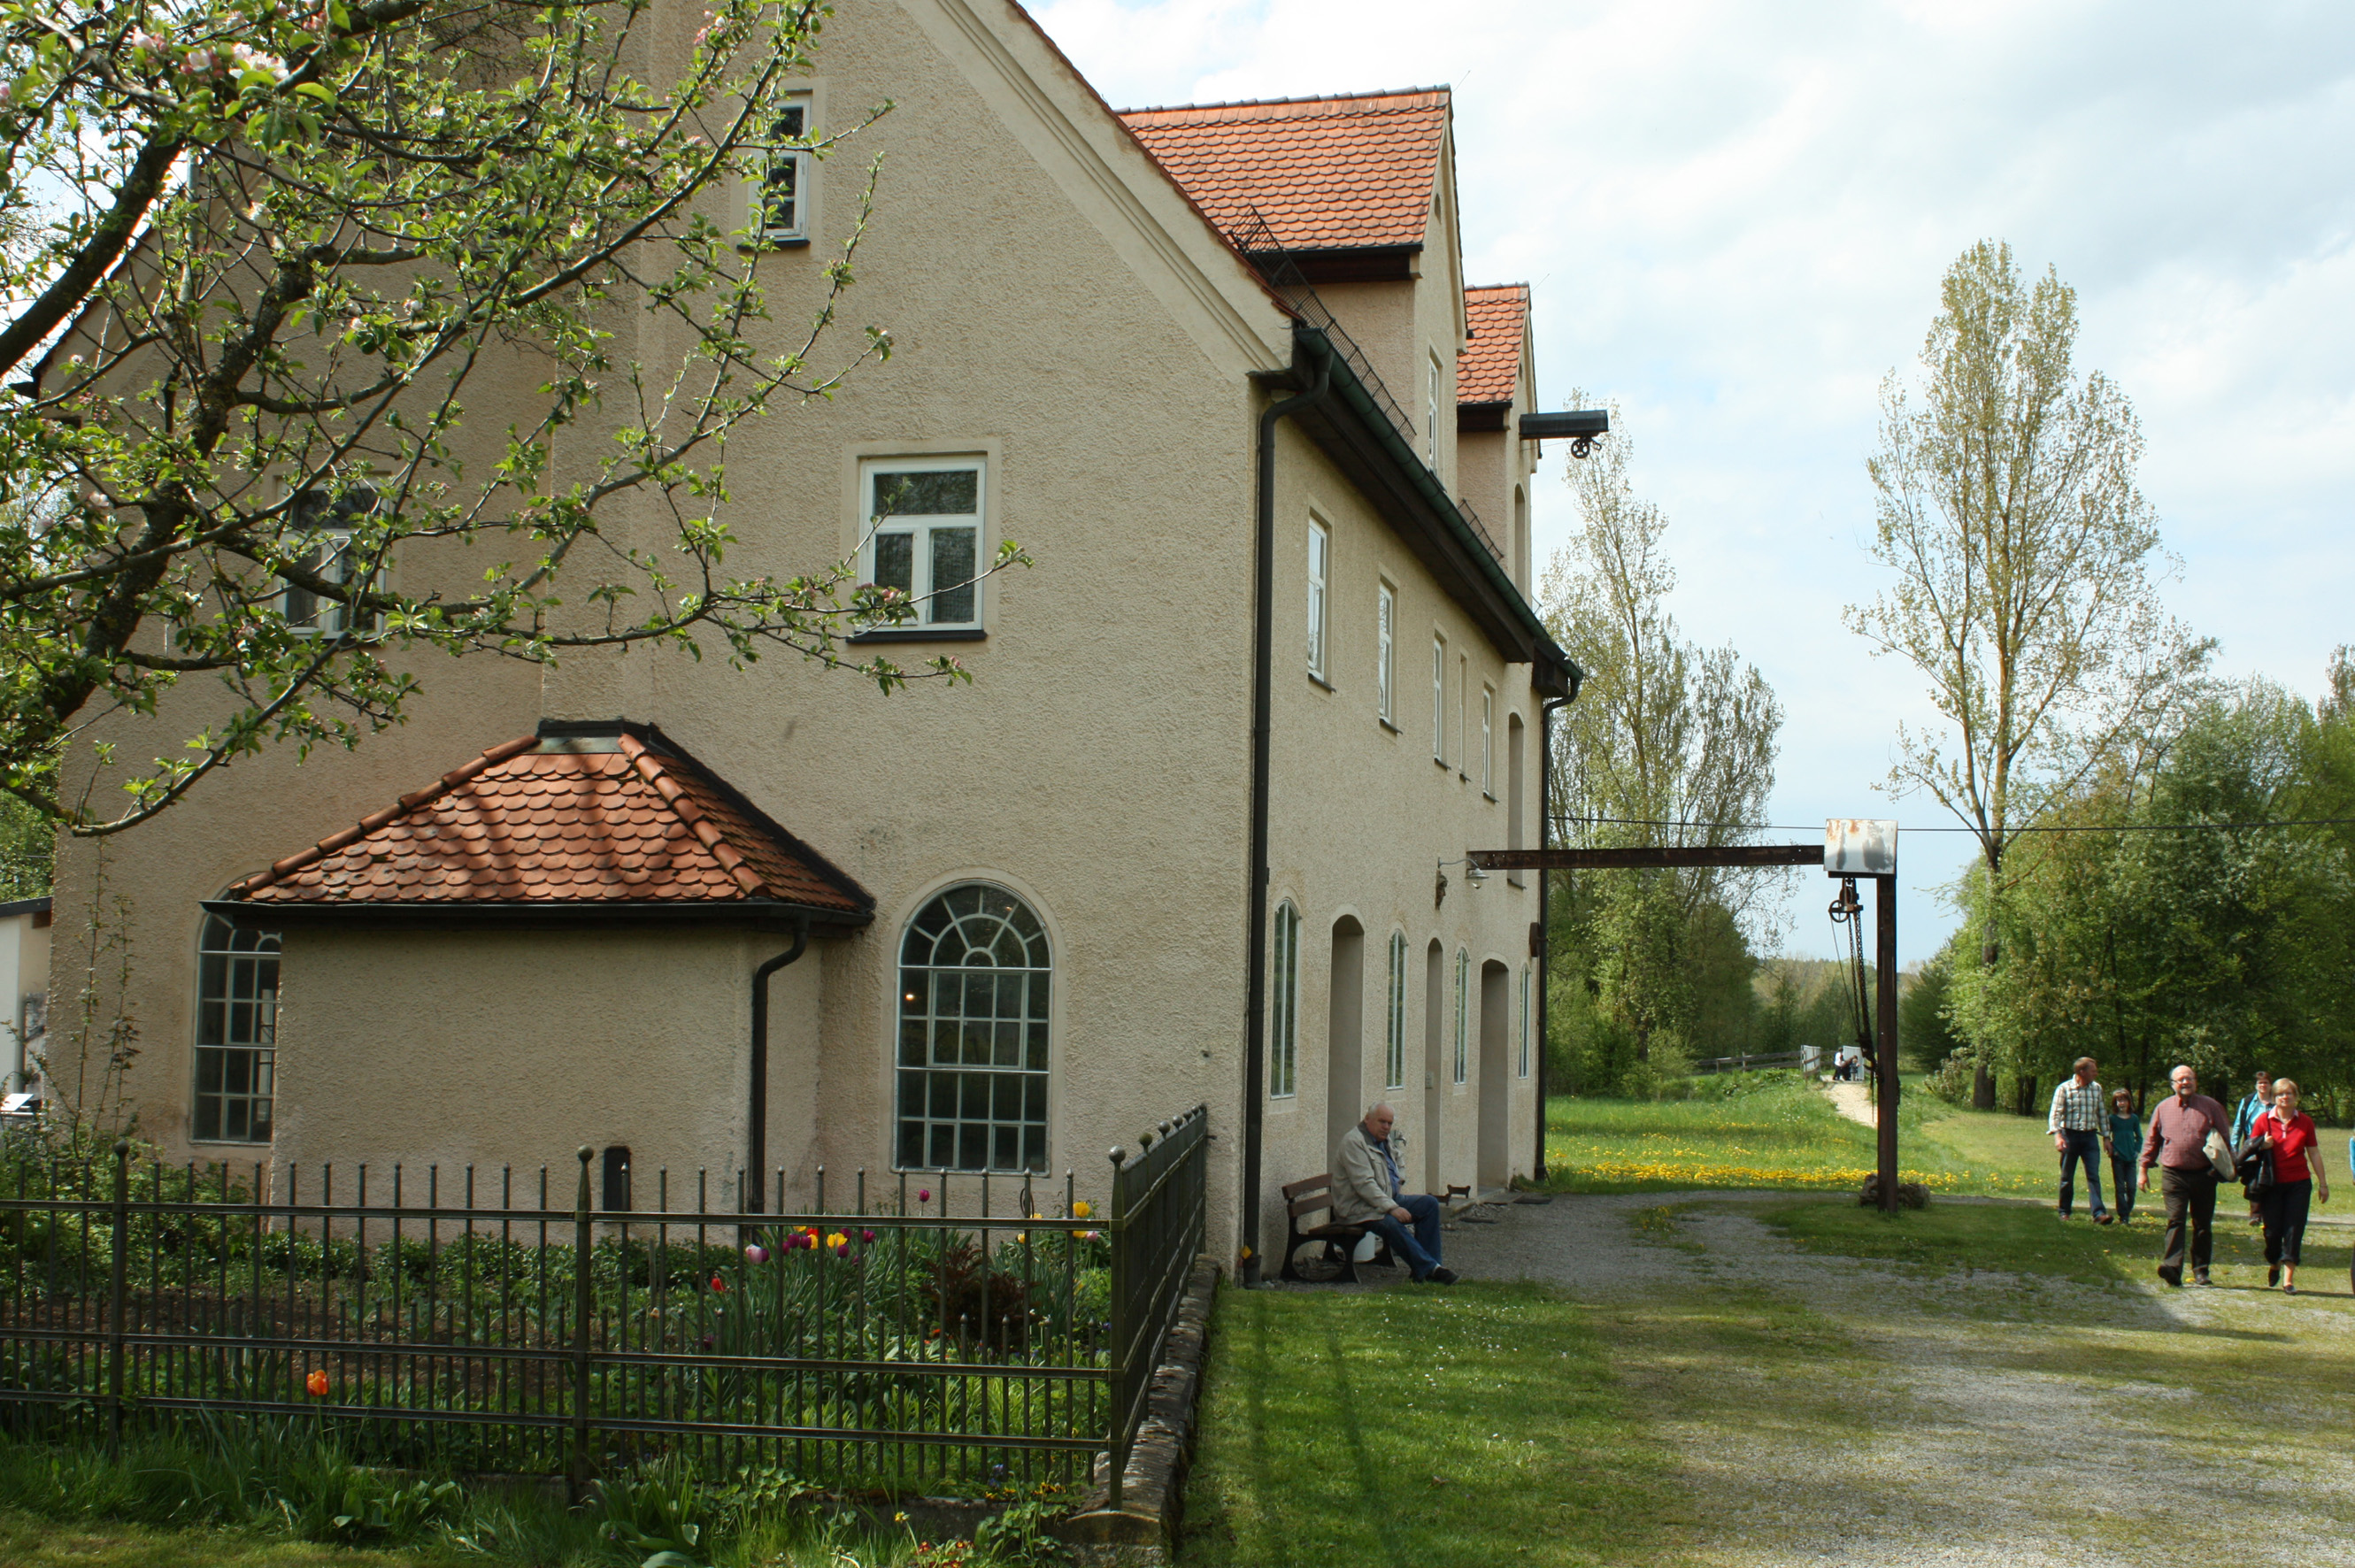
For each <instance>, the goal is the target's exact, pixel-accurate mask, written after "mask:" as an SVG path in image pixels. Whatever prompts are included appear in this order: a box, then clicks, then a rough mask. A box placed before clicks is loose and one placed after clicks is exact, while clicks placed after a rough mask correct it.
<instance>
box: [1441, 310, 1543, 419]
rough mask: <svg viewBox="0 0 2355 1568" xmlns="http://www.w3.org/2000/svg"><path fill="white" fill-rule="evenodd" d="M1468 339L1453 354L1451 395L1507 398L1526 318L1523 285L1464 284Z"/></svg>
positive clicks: (1516, 375)
mask: <svg viewBox="0 0 2355 1568" xmlns="http://www.w3.org/2000/svg"><path fill="white" fill-rule="evenodd" d="M1464 314H1465V317H1466V318H1467V319H1468V320H1469V321H1470V323H1471V325H1472V341H1471V342H1470V343H1468V344H1466V345H1465V348H1464V352H1463V353H1461V354H1459V355H1457V356H1456V357H1455V400H1456V401H1457V402H1459V403H1509V402H1511V401H1512V400H1513V391H1514V389H1515V388H1517V387H1518V386H1519V385H1520V380H1521V333H1522V330H1523V329H1524V328H1525V327H1527V326H1528V325H1529V284H1527V283H1502V284H1499V285H1497V287H1495V288H1485V289H1465V291H1464Z"/></svg>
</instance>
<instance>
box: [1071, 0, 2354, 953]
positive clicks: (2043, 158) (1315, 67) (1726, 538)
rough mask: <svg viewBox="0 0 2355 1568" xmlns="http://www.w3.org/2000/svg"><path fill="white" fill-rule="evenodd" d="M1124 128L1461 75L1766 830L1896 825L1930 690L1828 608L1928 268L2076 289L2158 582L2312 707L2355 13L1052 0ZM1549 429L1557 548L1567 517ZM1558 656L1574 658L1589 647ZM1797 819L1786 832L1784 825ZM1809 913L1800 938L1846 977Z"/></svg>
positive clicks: (1923, 943) (1552, 363)
mask: <svg viewBox="0 0 2355 1568" xmlns="http://www.w3.org/2000/svg"><path fill="white" fill-rule="evenodd" d="M1034 13H1035V14H1036V16H1038V18H1039V21H1040V22H1041V23H1042V24H1043V25H1044V26H1045V27H1046V28H1047V30H1048V32H1049V33H1050V35H1052V37H1054V39H1055V41H1056V42H1057V43H1058V44H1060V46H1061V47H1062V48H1063V49H1064V51H1065V52H1066V53H1067V54H1069V55H1070V56H1071V59H1072V60H1073V61H1074V62H1075V63H1076V64H1077V65H1078V66H1079V68H1080V69H1081V70H1082V71H1083V72H1084V73H1086V74H1087V76H1088V77H1089V78H1090V80H1092V81H1093V82H1094V84H1095V85H1096V87H1097V89H1098V90H1099V91H1102V92H1103V95H1104V97H1105V98H1106V99H1108V100H1109V101H1111V102H1112V103H1113V104H1114V105H1115V106H1116V107H1121V108H1127V107H1133V106H1135V105H1140V104H1151V103H1182V102H1204V101H1221V100H1231V99H1238V98H1277V97H1296V96H1301V95H1305V94H1312V93H1325V92H1353V91H1369V90H1373V89H1380V88H1400V87H1410V86H1428V85H1433V84H1436V83H1439V82H1445V83H1448V84H1450V85H1452V86H1454V87H1455V90H1456V95H1455V137H1456V176H1457V180H1458V183H1459V186H1460V188H1461V190H1462V194H1463V210H1464V245H1465V261H1466V264H1467V267H1468V270H1469V275H1470V277H1471V280H1472V281H1473V282H1475V283H1506V282H1514V281H1526V282H1528V283H1532V284H1534V285H1535V286H1536V303H1535V312H1536V327H1537V345H1538V349H1537V352H1538V377H1539V383H1538V384H1539V391H1540V397H1541V398H1542V400H1544V402H1545V403H1546V405H1547V406H1548V407H1561V406H1562V404H1563V401H1564V400H1565V399H1566V398H1567V397H1568V395H1569V393H1570V392H1571V390H1572V388H1573V387H1580V388H1584V389H1587V390H1588V391H1589V392H1590V393H1591V394H1593V397H1594V398H1596V399H1598V400H1599V399H1606V398H1607V399H1615V400H1617V401H1618V402H1619V403H1620V404H1621V405H1622V407H1623V409H1624V421H1623V424H1622V426H1621V429H1622V430H1623V431H1624V432H1625V435H1626V436H1627V437H1628V438H1630V439H1632V440H1634V441H1635V443H1636V452H1637V456H1636V474H1635V478H1636V485H1637V487H1638V488H1639V489H1640V490H1641V491H1642V492H1643V493H1644V494H1646V496H1649V497H1651V498H1652V499H1654V500H1657V501H1658V502H1659V503H1660V504H1661V505H1662V507H1664V508H1665V509H1666V511H1667V512H1668V517H1669V518H1670V520H1671V528H1670V533H1669V544H1670V549H1671V552H1672V554H1673V556H1674V559H1675V560H1676V562H1677V565H1678V571H1679V573H1680V576H1681V581H1680V584H1679V587H1678V592H1677V594H1676V596H1675V599H1674V601H1673V607H1674V609H1675V611H1676V613H1677V614H1678V618H1679V620H1680V621H1681V622H1682V624H1683V625H1684V627H1685V630H1686V633H1687V635H1690V636H1694V637H1697V638H1699V639H1700V640H1703V641H1706V642H1712V643H1717V642H1727V641H1730V642H1732V644H1733V645H1735V646H1736V647H1737V648H1738V649H1740V650H1741V652H1742V656H1744V657H1746V658H1748V659H1750V660H1752V661H1753V662H1754V663H1756V664H1757V665H1758V666H1759V667H1760V668H1761V669H1762V670H1763V671H1764V674H1765V676H1766V678H1767V679H1768V680H1769V681H1771V682H1772V683H1773V685H1774V688H1775V690H1776V691H1777V693H1779V694H1780V696H1781V698H1782V699H1783V702H1784V705H1785V709H1787V711H1788V714H1789V718H1788V720H1787V722H1786V724H1785V730H1784V733H1783V747H1782V761H1781V765H1780V770H1779V774H1778V782H1777V787H1776V790H1775V794H1774V806H1773V815H1774V821H1775V822H1777V823H1789V824H1796V825H1800V826H1801V827H1803V828H1804V827H1807V826H1808V825H1815V824H1820V823H1821V821H1822V819H1823V818H1824V817H1826V816H1895V817H1897V818H1898V819H1899V820H1900V821H1902V822H1903V823H1904V824H1905V825H1906V826H1907V827H1936V826H1947V825H1950V822H1951V819H1945V820H1942V819H1941V818H1940V816H1939V815H1938V811H1937V807H1936V806H1935V805H1934V803H1932V802H1929V801H1927V800H1924V799H1922V798H1919V797H1915V798H1911V799H1904V800H1899V801H1895V802H1893V803H1892V802H1891V801H1890V800H1889V799H1888V798H1887V797H1886V796H1884V795H1881V794H1879V793H1877V792H1876V790H1875V789H1874V785H1876V784H1879V783H1880V782H1881V780H1882V779H1883V778H1884V777H1885V776H1886V773H1887V772H1888V764H1889V756H1890V744H1889V738H1890V736H1891V732H1892V731H1893V730H1894V729H1895V727H1896V725H1897V724H1898V723H1899V722H1900V721H1902V720H1913V721H1914V722H1921V721H1923V720H1929V719H1933V718H1934V715H1933V714H1932V713H1931V710H1930V709H1929V707H1928V704H1927V702H1926V700H1925V699H1924V698H1923V695H1922V691H1923V688H1922V683H1921V680H1920V677H1918V676H1917V675H1915V674H1914V673H1913V671H1912V670H1910V669H1909V668H1907V667H1900V666H1896V665H1893V664H1891V663H1890V662H1888V661H1886V660H1881V661H1876V660H1873V659H1870V657H1868V656H1867V655H1866V651H1865V648H1864V645H1862V643H1861V642H1860V641H1859V639H1857V638H1856V637H1854V636H1852V635H1849V633H1847V632H1846V631H1844V630H1842V629H1841V626H1840V624H1839V612H1840V607H1841V606H1842V605H1843V604H1844V603H1854V602H1858V601H1860V600H1862V599H1864V598H1867V597H1869V596H1870V593H1871V592H1872V591H1873V590H1874V588H1875V587H1876V586H1877V585H1878V583H1879V581H1880V578H1879V576H1878V568H1876V566H1875V565H1874V563H1873V562H1872V560H1870V557H1869V556H1868V555H1867V553H1866V550H1865V546H1866V543H1867V541H1868V539H1869V537H1870V528H1871V522H1872V510H1871V495H1870V489H1869V487H1868V485H1867V484H1866V481H1865V475H1864V458H1865V455H1866V453H1867V452H1868V450H1869V449H1870V445H1871V443H1872V440H1873V429H1874V416H1875V409H1876V395H1877V389H1878V387H1879V384H1880V381H1881V378H1882V377H1883V376H1884V375H1885V374H1887V373H1888V372H1889V371H1890V370H1891V369H1892V368H1906V369H1908V370H1911V369H1913V368H1914V367H1915V366H1916V363H1917V361H1916V356H1917V355H1918V353H1919V351H1920V348H1921V344H1922V339H1923V334H1924V332H1925V331H1926V329H1927V328H1928V325H1929V322H1930V316H1931V314H1932V312H1933V310H1934V307H1935V303H1936V294H1937V285H1938V279H1939V276H1940V274H1941V273H1942V272H1944V271H1945V267H1946V266H1947V264H1948V263H1949V262H1951V261H1953V260H1954V258H1955V256H1956V255H1957V254H1958V253H1959V252H1960V251H1962V250H1963V249H1964V248H1965V247H1966V246H1967V245H1969V244H1970V243H1971V242H1972V241H1974V240H1978V239H1980V238H1983V237H1993V238H1999V239H2004V240H2009V241H2010V242H2011V244H2012V246H2013V249H2014V251H2015V252H2016V253H2017V255H2018V256H2019V260H2020V261H2021V262H2022V264H2023V266H2025V267H2027V268H2029V269H2031V270H2033V271H2037V272H2041V270H2042V269H2043V268H2044V266H2045V265H2046V264H2047V263H2050V264H2051V265H2052V266H2054V267H2056V268H2058V269H2059V272H2060V275H2061V277H2062V280H2063V281H2064V282H2066V283H2071V284H2073V285H2074V286H2075V287H2076V289H2077V291H2078V297H2079V308H2080V311H2081V314H2082V316H2083V333H2082V336H2080V338H2079V346H2078V363H2079V367H2080V368H2081V369H2083V368H2101V369H2103V370H2105V371H2106V372H2108V373H2109V374H2110V375H2111V376H2112V377H2113V378H2115V379H2116V380H2117V381H2118V382H2119V384H2120V385H2121V386H2122V387H2123V388H2124V389H2125V390H2126V394H2127V395H2128V397H2129V398H2131V399H2132V400H2133V401H2134V403H2135V406H2136V408H2137V411H2138V412H2139V413H2140V414H2141V416H2142V420H2143V425H2144V430H2145V433H2146V435H2147V438H2148V442H2149V454H2148V456H2147V459H2146V461H2145V463H2144V465H2143V470H2142V479H2143V485H2144V488H2145V490H2146V491H2147V494H2148V495H2149V496H2150V498H2151V500H2152V502H2153V504H2154V505H2155V507H2157V509H2158V514H2159V517H2160V518H2161V521H2162V524H2163V527H2164V530H2165V534H2166V538H2167V541H2168V545H2169V549H2172V550H2173V551H2174V552H2175V553H2176V554H2177V555H2179V557H2180V558H2181V559H2182V561H2183V565H2184V571H2183V573H2182V576H2181V578H2180V579H2179V581H2175V582H2174V583H2172V584H2170V585H2169V589H2168V597H2169V603H2170V604H2171V605H2172V606H2173V608H2174V609H2175V611H2176V612H2177V613H2178V614H2179V615H2180V616H2182V617H2183V618H2184V619H2185V620H2186V621H2187V622H2189V623H2190V624H2191V626H2192V627H2193V628H2194V629H2195V630H2197V631H2199V632H2201V633H2204V634H2207V635H2212V636H2215V637H2218V638H2220V639H2222V644H2223V668H2224V670H2225V672H2226V673H2227V674H2230V675H2232V676H2236V677H2237V676H2253V675H2263V676H2265V677H2270V678H2272V679H2275V680H2277V681H2279V682H2281V683H2283V684H2285V685H2286V686H2288V687H2290V688H2293V689H2295V690H2296V691H2299V692H2302V693H2305V694H2307V695H2308V696H2311V695H2313V694H2314V693H2315V692H2316V691H2318V689H2319V688H2320V685H2321V677H2322V670H2323V667H2324V663H2325V661H2326V660H2327V659H2328V656H2329V654H2330V650H2331V649H2332V647H2334V646H2335V645H2338V644H2339V643H2342V642H2350V641H2355V611H2350V601H2355V550H2350V542H2349V535H2350V521H2355V519H2350V510H2355V5H2350V4H2348V3H2346V0H2336V3H2334V4H2328V5H2264V4H2243V5H2231V6H2217V5H2200V6H2193V5H2164V4H2154V3H2150V0H2137V3H2134V4H2124V3H2121V4H2110V5H2093V4H2069V3H2066V0H2036V3H2035V4H1998V3H1996V0H1972V3H1971V4H1969V5H1954V4H1952V3H1951V0H1942V3H1939V4H1934V5H1933V4H1921V5H1897V4H1888V5H1838V4H1820V3H1810V4H1806V5H1779V4H1778V5H1768V4H1764V3H1753V4H1745V5H1734V4H1724V5H1678V4H1667V3H1662V0H1643V3H1641V4H1621V5H1583V4H1582V5H1572V4H1566V3H1564V0H1535V3H1529V4H1513V3H1508V0H1479V3H1477V4H1473V5H1453V6H1433V5H1429V4H1427V3H1417V4H1407V3H1404V0H1050V3H1046V4H1040V5H1036V6H1034ZM1563 461H1565V459H1564V458H1563V457H1562V456H1561V446H1560V445H1559V444H1558V443H1557V444H1556V445H1555V446H1554V447H1553V448H1552V449H1551V450H1550V453H1549V456H1548V463H1547V469H1548V471H1547V474H1546V475H1545V476H1544V478H1543V479H1542V480H1541V482H1540V485H1538V487H1537V494H1536V496H1535V497H1534V498H1533V500H1534V517H1535V519H1536V531H1537V539H1538V545H1539V550H1540V560H1544V559H1549V558H1550V556H1551V554H1552V552H1553V550H1554V549H1557V548H1558V547H1559V546H1560V544H1561V540H1562V539H1563V537H1564V534H1565V530H1566V528H1567V527H1568V525H1569V521H1570V517H1571V512H1572V507H1571V503H1570V496H1569V494H1568V492H1567V490H1566V488H1565V487H1564V486H1563V485H1561V464H1562V462H1563ZM1572 652H1573V653H1575V652H1576V650H1575V649H1573V650H1572ZM1799 836H1803V835H1795V836H1794V837H1799ZM1969 845H1970V841H1969V840H1968V839H1967V838H1966V837H1963V836H1961V835H1953V834H1945V835H1937V836H1928V835H1923V836H1914V837H1908V838H1907V840H1906V842H1905V846H1904V849H1903V852H1902V869H1903V872H1904V877H1903V880H1904V884H1905V888H1906V896H1905V899H1904V902H1903V905H1902V910H1901V915H1900V929H1901V934H1902V948H1901V952H1902V957H1903V958H1904V960H1905V961H1907V962H1909V963H1910V962H1913V961H1914V960H1917V959H1921V958H1924V957H1927V956H1928V955H1930V954H1932V953H1933V952H1934V951H1935V950H1936V948H1937V947H1938V945H1939V944H1941V943H1942V942H1944V941H1945V936H1946V934H1947V933H1948V932H1949V931H1951V930H1952V929H1953V927H1954V924H1955V916H1954V913H1953V912H1952V911H1951V910H1950V909H1949V908H1947V907H1946V905H1945V901H1944V900H1943V899H1942V898H1941V897H1940V895H1939V889H1940V888H1941V887H1942V886H1943V885H1944V884H1945V883H1947V882H1949V881H1951V880H1952V879H1953V877H1954V875H1955V869H1956V868H1957V867H1958V866H1959V865H1960V864H1961V863H1962V862H1963V861H1964V860H1965V859H1967V856H1968V853H1969ZM1827 901H1828V889H1827V888H1826V887H1825V886H1824V885H1823V883H1822V882H1821V881H1820V880H1809V881H1808V882H1807V883H1806V885H1804V886H1801V887H1798V888H1797V889H1796V891H1795V893H1794V896H1793V899H1792V904H1791V926H1790V930H1789V936H1788V944H1789V949H1790V950H1791V951H1793V952H1796V953H1799V954H1803V955H1828V954H1829V953H1830V951H1831V946H1830V930H1829V926H1828V923H1827V922H1826V920H1825V918H1824V914H1823V905H1824V904H1825V903H1826V902H1827Z"/></svg>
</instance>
